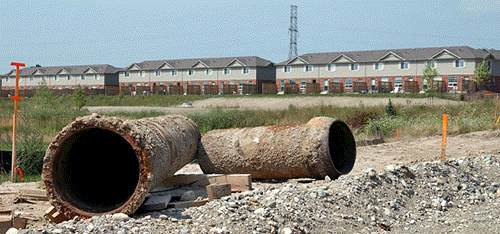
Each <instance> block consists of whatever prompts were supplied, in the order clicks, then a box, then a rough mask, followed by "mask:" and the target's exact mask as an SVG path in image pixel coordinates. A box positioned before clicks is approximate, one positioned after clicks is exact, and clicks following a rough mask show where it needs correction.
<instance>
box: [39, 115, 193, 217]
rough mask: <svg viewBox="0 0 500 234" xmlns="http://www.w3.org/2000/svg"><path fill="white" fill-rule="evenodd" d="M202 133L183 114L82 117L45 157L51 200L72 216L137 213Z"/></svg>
mask: <svg viewBox="0 0 500 234" xmlns="http://www.w3.org/2000/svg"><path fill="white" fill-rule="evenodd" d="M200 138H201V136H200V133H199V130H198V127H197V126H196V124H195V123H194V122H193V121H192V120H190V119H188V118H186V117H183V116H178V115H171V116H163V117H156V118H145V119H139V120H127V121H122V120H120V119H118V118H111V117H104V116H102V117H101V116H99V115H96V114H93V115H91V116H86V117H82V118H78V119H77V120H75V121H74V122H72V123H71V124H69V125H68V126H66V127H65V128H64V129H63V130H62V131H61V132H60V133H59V134H58V135H57V136H56V137H55V139H54V140H53V141H52V143H51V144H50V145H49V148H48V149H47V152H46V154H45V158H44V160H43V173H42V177H43V181H44V182H45V186H46V189H47V193H48V195H49V198H50V200H51V203H52V204H53V205H54V206H55V207H56V209H57V210H58V211H60V212H62V213H64V214H65V215H66V216H67V217H68V218H71V217H74V216H79V217H90V216H94V215H102V214H111V213H119V212H121V213H126V214H131V213H134V212H135V211H136V210H137V209H138V208H139V206H140V205H141V204H142V203H143V201H144V200H145V197H146V195H147V193H148V192H149V191H150V190H151V189H153V188H155V187H159V186H161V185H162V182H163V181H164V179H166V178H168V177H169V176H172V175H173V174H174V173H175V172H176V171H177V170H179V169H180V168H182V167H183V166H185V165H186V164H188V163H189V162H191V161H193V159H194V158H196V152H197V148H198V145H199V144H200Z"/></svg>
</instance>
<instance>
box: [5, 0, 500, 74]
mask: <svg viewBox="0 0 500 234" xmlns="http://www.w3.org/2000/svg"><path fill="white" fill-rule="evenodd" d="M291 4H295V5H298V29H299V35H298V53H299V55H300V54H305V53H314V52H333V51H356V50H375V49H395V48H415V47H436V46H461V45H466V46H471V47H474V48H494V49H500V28H499V26H498V22H500V1H498V0H449V1H440V0H399V1H398V0H391V1H388V0H378V1H375V0H353V1H344V0H335V1H293V2H291V1H159V0H156V1H147V0H141V1H133V0H127V1H118V0H112V1H98V0H94V1H51V0H45V1H16V0H1V1H0V74H4V73H7V72H8V71H10V69H11V68H13V67H12V66H10V63H11V62H13V61H15V62H24V63H26V65H27V66H33V65H35V64H40V65H42V66H59V65H86V64H104V63H107V64H111V65H114V66H117V67H125V66H128V65H130V64H132V63H134V62H141V61H144V60H155V59H177V58H202V57H225V56H253V55H255V56H260V57H262V58H265V59H269V60H271V61H273V62H276V63H278V62H282V61H284V60H286V59H287V57H288V49H289V40H290V39H289V34H288V28H289V26H290V5H291Z"/></svg>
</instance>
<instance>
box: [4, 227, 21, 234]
mask: <svg viewBox="0 0 500 234" xmlns="http://www.w3.org/2000/svg"><path fill="white" fill-rule="evenodd" d="M18 233H19V230H17V228H9V230H7V232H5V234H18Z"/></svg>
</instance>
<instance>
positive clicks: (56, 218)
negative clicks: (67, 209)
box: [45, 206, 68, 223]
mask: <svg viewBox="0 0 500 234" xmlns="http://www.w3.org/2000/svg"><path fill="white" fill-rule="evenodd" d="M45 217H47V218H48V219H50V221H52V222H54V223H60V222H63V221H66V220H68V218H67V217H66V216H65V215H64V214H62V213H59V211H57V209H56V208H55V207H53V206H51V207H50V208H49V209H47V210H46V211H45Z"/></svg>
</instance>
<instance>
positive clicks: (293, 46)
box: [288, 5, 299, 59]
mask: <svg viewBox="0 0 500 234" xmlns="http://www.w3.org/2000/svg"><path fill="white" fill-rule="evenodd" d="M288 31H289V32H290V51H289V53H288V59H291V58H294V57H296V56H297V55H298V54H297V34H298V33H299V29H298V28H297V6H296V5H292V6H291V11H290V28H289V29H288Z"/></svg>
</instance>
